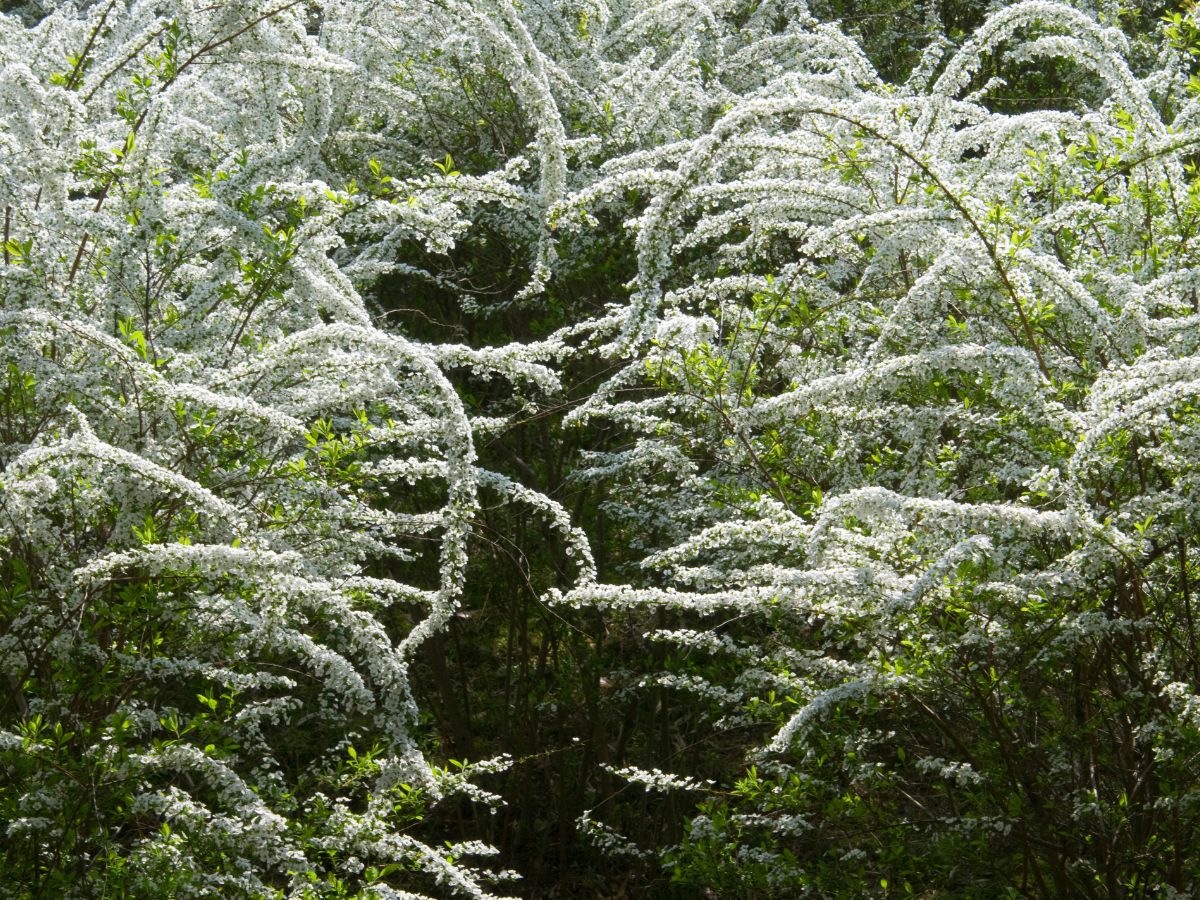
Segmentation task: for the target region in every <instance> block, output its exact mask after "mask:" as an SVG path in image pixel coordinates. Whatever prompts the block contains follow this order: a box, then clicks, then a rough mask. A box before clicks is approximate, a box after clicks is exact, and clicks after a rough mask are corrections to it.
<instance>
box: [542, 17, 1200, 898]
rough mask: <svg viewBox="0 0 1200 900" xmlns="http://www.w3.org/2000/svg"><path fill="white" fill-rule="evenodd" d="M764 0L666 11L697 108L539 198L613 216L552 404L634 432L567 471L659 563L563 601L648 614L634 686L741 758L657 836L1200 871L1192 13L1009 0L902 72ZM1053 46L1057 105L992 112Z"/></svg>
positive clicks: (697, 858) (700, 863) (1118, 883)
mask: <svg viewBox="0 0 1200 900" xmlns="http://www.w3.org/2000/svg"><path fill="white" fill-rule="evenodd" d="M771 9H773V7H768V6H765V5H764V6H760V7H758V9H757V10H756V11H755V13H754V16H752V17H751V19H750V20H749V22H747V23H746V24H744V25H741V26H740V27H738V26H737V25H734V26H732V27H728V30H725V31H721V30H719V29H713V30H707V29H701V32H702V35H703V36H700V35H699V34H698V35H697V36H696V37H684V36H683V35H681V34H680V33H679V32H676V38H677V40H679V42H680V46H681V47H682V46H684V44H685V42H686V41H694V42H696V43H695V47H696V49H695V50H689V51H680V52H688V53H689V54H696V53H699V52H700V50H699V48H700V47H701V46H703V45H704V43H702V42H707V45H708V46H714V45H717V46H720V48H721V49H720V50H715V51H714V52H715V53H716V56H715V57H711V58H710V60H711V61H709V62H707V66H708V67H709V68H705V67H704V65H702V71H704V73H705V74H706V75H708V91H707V95H708V96H709V97H712V98H713V99H714V100H715V101H716V102H718V103H719V104H720V106H719V109H714V110H712V111H711V113H712V120H711V123H710V124H708V125H706V126H704V127H703V128H695V126H694V125H693V124H692V123H695V122H696V120H695V119H689V120H688V122H689V126H688V127H686V128H683V129H681V130H680V131H677V132H676V135H675V137H674V140H672V141H670V142H663V143H660V144H659V146H657V147H655V148H647V149H644V150H640V151H637V152H635V153H632V154H626V155H623V156H615V157H613V158H611V159H610V160H608V161H606V162H605V163H604V164H603V165H602V166H601V167H600V170H599V175H600V177H599V178H598V179H596V180H594V181H592V182H591V183H590V184H589V185H587V186H586V187H585V188H583V189H581V190H579V191H577V192H575V193H574V194H572V196H571V197H569V198H568V200H567V201H566V202H565V203H564V204H562V205H561V206H560V207H559V221H561V222H563V223H567V222H571V223H574V222H577V221H579V220H580V219H581V217H586V216H589V215H591V216H598V215H600V213H601V211H608V210H614V209H619V210H623V215H625V216H627V217H628V218H627V224H628V227H629V229H630V233H631V238H630V240H631V242H632V244H633V247H634V249H635V252H636V254H637V274H636V278H635V279H634V280H633V281H632V283H631V284H630V291H631V294H630V300H629V302H628V303H622V304H620V306H619V307H614V312H613V316H612V318H611V320H610V323H609V324H608V326H607V330H606V331H605V334H606V336H607V340H608V341H610V343H608V344H607V345H606V348H605V349H606V350H607V352H608V353H609V354H611V355H612V356H614V357H616V358H618V359H622V360H627V363H626V365H625V367H624V368H623V369H622V371H621V373H620V374H619V375H617V376H615V377H613V378H612V379H610V380H609V382H608V383H607V384H606V385H605V386H604V387H603V388H601V389H600V390H599V391H597V392H596V393H595V394H594V395H593V396H592V397H591V398H590V399H589V400H588V402H586V403H584V404H583V405H581V406H580V407H578V408H577V409H576V410H575V411H574V412H573V413H572V416H571V419H572V420H573V421H574V422H576V423H579V424H583V423H585V422H587V421H589V420H595V419H597V418H603V419H607V420H610V421H613V422H616V423H619V424H620V425H622V426H624V428H625V430H626V433H627V434H628V435H629V441H630V444H629V445H627V446H626V447H625V448H623V449H622V450H621V451H620V452H619V453H609V454H607V455H600V456H596V457H594V458H593V459H592V461H591V463H590V466H589V468H588V469H586V470H584V471H581V473H580V476H581V477H593V478H600V479H604V480H605V481H606V483H607V484H608V485H609V490H610V491H611V492H612V493H613V496H614V497H615V498H618V499H616V500H615V501H614V506H618V505H619V504H620V499H619V498H623V499H624V502H625V506H624V511H625V515H626V521H627V527H628V528H629V529H630V531H632V532H634V533H637V534H638V535H639V536H640V538H641V539H642V541H643V544H644V546H645V549H646V551H647V552H646V553H645V555H644V557H643V558H642V561H641V573H640V574H635V575H632V576H630V580H631V581H632V584H611V585H610V584H594V585H583V586H580V587H579V588H577V589H575V590H574V591H570V592H566V593H565V594H563V595H562V596H561V598H560V602H562V603H564V604H567V605H573V606H582V607H592V608H598V609H601V610H604V611H606V612H607V614H608V615H610V616H611V617H613V618H614V619H619V618H622V617H626V616H630V615H632V616H633V617H634V618H635V620H637V621H640V622H642V623H643V627H644V628H646V629H647V632H648V633H647V637H648V638H650V639H651V640H652V641H655V642H658V643H659V644H660V645H665V646H666V647H667V648H669V651H668V653H667V655H666V656H665V657H660V658H665V661H666V666H665V670H662V671H655V670H653V669H650V668H646V667H644V666H643V667H642V670H641V674H640V676H639V679H638V680H637V682H636V684H637V685H640V687H641V688H642V690H643V696H645V698H646V701H645V702H655V701H654V698H655V697H661V692H662V691H663V690H664V689H666V690H667V691H669V692H671V693H674V694H679V695H683V696H684V697H687V698H688V699H687V700H683V701H680V703H679V705H677V706H676V708H677V709H679V708H681V707H683V708H690V709H693V710H696V711H697V712H698V713H699V714H700V715H706V716H707V719H706V721H707V722H708V723H710V726H709V727H710V728H711V730H712V733H713V734H714V735H727V736H728V737H725V738H724V740H725V742H726V744H725V746H726V747H728V744H729V743H732V744H733V745H734V746H735V747H736V748H738V751H739V752H741V753H744V756H743V757H742V760H743V762H742V764H743V765H744V767H745V768H744V769H743V774H742V775H741V777H737V776H733V777H731V776H729V775H728V773H727V770H725V772H726V774H725V775H724V778H723V779H722V780H721V783H720V784H719V786H718V787H716V788H708V787H706V786H705V785H704V784H703V783H697V782H695V781H692V782H690V783H687V784H683V785H681V787H682V789H683V790H685V791H686V792H687V794H688V796H690V797H692V798H693V799H695V801H696V803H697V807H696V810H697V811H696V813H695V814H694V815H693V816H692V817H691V820H690V822H689V824H688V826H687V828H686V832H685V834H684V835H683V837H682V840H681V841H680V842H679V843H678V844H677V845H675V846H674V847H673V848H671V849H669V850H668V851H667V853H666V859H667V863H668V865H669V867H670V868H671V871H672V872H673V874H674V877H675V878H676V879H677V880H679V881H682V882H686V883H691V884H695V885H703V886H706V887H708V888H710V889H715V890H717V892H718V893H719V894H721V895H722V896H726V895H727V896H797V895H809V894H811V895H815V896H867V895H881V896H882V895H888V894H897V895H903V894H923V895H926V896H931V895H933V894H934V893H936V894H937V895H938V896H942V895H945V896H1005V895H1008V894H1011V895H1012V896H1056V897H1067V896H1071V897H1075V896H1081V897H1082V896H1095V897H1099V896H1104V897H1119V896H1151V895H1154V896H1183V895H1189V896H1190V895H1191V894H1192V892H1194V891H1195V890H1197V883H1196V882H1195V880H1194V879H1195V872H1196V870H1197V863H1198V862H1200V841H1198V840H1197V834H1198V833H1200V831H1198V826H1200V822H1198V820H1197V814H1198V813H1200V807H1198V806H1197V803H1198V802H1200V793H1198V790H1197V789H1198V785H1197V778H1196V772H1197V769H1196V760H1197V757H1196V754H1197V752H1198V751H1200V731H1198V730H1197V725H1198V722H1197V720H1196V717H1195V715H1194V710H1195V708H1196V703H1197V699H1196V696H1197V695H1196V691H1197V688H1198V686H1200V681H1198V673H1200V670H1198V669H1197V665H1198V664H1200V657H1198V655H1197V638H1198V636H1200V635H1198V632H1197V630H1196V624H1195V615H1196V611H1195V608H1194V600H1193V592H1194V584H1195V579H1196V575H1197V570H1196V562H1195V557H1196V552H1197V548H1196V537H1197V525H1198V521H1200V520H1198V519H1197V506H1196V503H1195V499H1194V498H1193V497H1192V494H1193V493H1194V492H1195V490H1196V487H1197V486H1196V483H1195V481H1194V479H1195V477H1196V476H1195V466H1194V462H1193V461H1194V460H1195V458H1196V455H1197V451H1198V450H1200V448H1198V447H1197V446H1196V443H1195V441H1196V414H1197V406H1196V403H1197V381H1196V372H1197V368H1196V366H1197V358H1198V357H1197V356H1196V353H1197V343H1196V337H1195V335H1196V333H1197V331H1196V328H1197V324H1198V323H1200V318H1198V317H1197V306H1196V302H1197V301H1196V293H1195V290H1196V281H1195V279H1196V272H1197V269H1196V260H1197V257H1196V255H1195V254H1196V250H1195V243H1196V240H1197V237H1198V231H1197V221H1198V220H1197V214H1196V213H1197V197H1200V193H1198V191H1200V186H1198V184H1197V180H1196V177H1195V164H1194V156H1193V154H1194V152H1195V148H1196V146H1197V143H1198V142H1200V132H1197V130H1196V125H1195V123H1196V115H1197V111H1198V110H1200V106H1198V105H1197V101H1196V99H1195V96H1194V94H1195V91H1194V87H1195V84H1196V82H1195V80H1194V79H1193V80H1192V81H1191V83H1190V85H1189V83H1188V79H1189V72H1190V61H1189V56H1190V55H1192V54H1194V52H1195V48H1194V44H1190V43H1189V38H1188V35H1189V34H1192V33H1194V27H1195V26H1194V25H1193V24H1192V23H1191V20H1190V19H1188V18H1187V17H1186V16H1176V17H1174V18H1173V19H1170V20H1168V22H1167V23H1164V25H1163V28H1162V30H1161V31H1160V32H1159V34H1158V36H1157V37H1158V40H1159V42H1160V43H1158V44H1157V46H1153V49H1151V46H1150V45H1148V44H1146V43H1145V42H1137V41H1136V40H1134V39H1132V38H1131V37H1129V36H1127V35H1126V34H1124V33H1122V32H1121V31H1120V30H1119V29H1118V28H1116V27H1115V24H1116V21H1117V20H1116V14H1115V12H1114V11H1113V10H1111V9H1108V8H1102V9H1099V10H1085V9H1076V8H1071V7H1068V6H1065V5H1061V4H1055V3H1047V2H1023V3H1018V4H1013V5H1010V6H1006V7H1005V8H1003V9H1001V10H998V11H996V12H995V13H993V14H992V15H991V16H989V17H988V18H987V20H986V22H985V23H984V24H983V25H982V26H981V27H980V28H979V29H978V30H977V31H976V32H975V33H974V34H973V35H972V36H970V38H969V39H967V40H965V41H964V42H963V43H961V45H960V46H957V47H953V46H948V45H947V44H946V43H945V42H943V41H938V40H934V41H932V42H931V43H929V44H928V46H927V49H926V50H925V52H924V56H923V57H922V58H921V59H920V61H919V62H918V64H917V65H916V66H915V68H914V69H913V70H912V73H911V75H910V77H908V79H907V80H906V81H905V82H904V83H902V84H897V83H887V82H884V81H882V80H881V79H880V78H879V77H878V76H877V75H876V74H875V71H874V70H873V67H872V65H871V63H870V62H869V61H868V60H867V58H866V57H865V56H864V54H863V53H862V52H861V51H860V50H859V49H858V47H857V46H856V44H855V43H854V42H853V41H851V40H849V39H847V38H846V37H844V36H843V35H841V34H839V33H838V32H837V31H836V30H834V29H832V28H830V27H828V26H823V25H818V24H816V23H815V22H811V21H809V22H805V21H804V19H803V16H802V15H797V14H795V13H794V12H793V15H792V16H790V17H787V22H786V24H782V23H783V20H784V16H783V14H782V13H780V14H779V18H773V15H772V13H771V12H770V11H769V10H771ZM760 17H766V22H770V23H771V24H770V25H767V24H766V22H764V20H763V18H760ZM698 28H699V26H698ZM768 48H769V49H768ZM751 59H760V60H766V61H769V63H766V64H763V65H757V66H753V67H750V66H747V62H748V61H749V60H751ZM1047 60H1049V61H1052V62H1056V63H1061V65H1062V66H1063V67H1064V68H1063V73H1064V74H1063V75H1062V77H1061V78H1060V79H1059V84H1058V89H1059V90H1060V91H1063V92H1065V93H1067V94H1068V96H1053V97H1047V98H1046V100H1045V105H1044V106H1043V104H1042V103H1037V104H1035V105H1036V106H1037V107H1039V108H1034V109H1031V110H1027V111H1013V110H1012V109H1011V108H1008V109H1005V108H1003V105H1002V104H1000V103H998V102H997V101H994V100H993V99H992V98H993V95H996V94H1001V93H1004V92H1005V91H1006V90H1007V91H1013V90H1015V91H1018V92H1019V91H1022V90H1029V89H1031V87H1032V88H1036V87H1037V80H1036V79H1033V80H1032V81H1031V80H1030V79H1027V78H1026V79H1023V73H1024V72H1027V71H1029V70H1034V71H1037V68H1036V67H1037V66H1041V65H1043V64H1044V62H1045V61H1047ZM664 68H665V64H664ZM710 70H711V71H710ZM985 72H990V73H991V74H990V75H989V76H988V78H987V79H986V80H985V78H984V77H983V75H982V74H981V73H985ZM1068 76H1069V77H1068ZM1006 82H1007V84H1006ZM1035 99H1036V98H1035ZM693 129H694V130H693ZM634 192H636V193H637V197H638V199H637V201H636V202H635V203H634V204H633V205H632V206H631V205H630V199H631V196H630V195H631V194H632V193H634ZM647 482H649V483H652V484H654V485H655V489H654V492H653V493H652V494H647V491H646V489H645V487H644V485H645V483H647ZM634 498H637V499H636V500H635V499H634ZM626 680H627V682H628V680H629V679H628V677H627V679H626ZM660 702H661V701H660ZM755 734H759V735H762V739H761V742H758V743H756V742H755V741H754V739H753V737H751V738H750V739H749V740H747V738H746V735H755ZM737 735H741V737H740V738H738V737H736V736H737ZM712 744H713V745H714V747H718V746H719V745H720V739H719V738H717V737H713V738H712ZM683 750H684V748H682V747H679V748H678V749H677V752H679V753H683ZM714 752H724V753H725V759H726V760H728V757H729V752H728V750H727V749H725V750H723V751H714ZM662 764H663V763H662V762H661V761H660V763H659V765H662ZM701 765H707V766H708V771H700V772H695V771H689V772H683V773H680V774H681V775H689V776H696V775H701V776H702V775H706V774H717V775H718V777H720V774H719V773H721V772H722V763H721V762H720V761H713V760H712V759H710V760H709V761H708V762H707V763H704V762H703V761H702V762H701ZM668 768H669V766H668ZM633 781H634V782H635V783H637V784H642V785H645V784H646V782H644V780H639V779H637V778H635V779H633ZM662 785H663V786H669V782H666V781H664V782H662ZM631 789H632V788H631ZM583 823H584V825H585V826H590V827H594V828H595V829H597V835H598V839H599V840H601V841H603V842H605V843H607V844H610V845H611V844H613V843H614V841H616V840H617V838H616V837H614V832H613V828H614V827H615V826H620V825H622V824H627V823H628V824H631V827H636V824H634V823H632V822H631V821H630V820H625V821H622V819H621V816H620V813H619V812H616V813H610V814H609V815H608V820H606V816H605V814H604V813H597V814H595V815H592V816H585V817H584V820H583ZM622 846H623V848H624V849H625V850H626V852H635V851H636V850H637V848H636V847H632V846H628V845H622ZM642 849H645V848H642ZM649 849H651V850H654V849H656V848H649ZM1006 892H1008V893H1007V894H1006Z"/></svg>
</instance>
